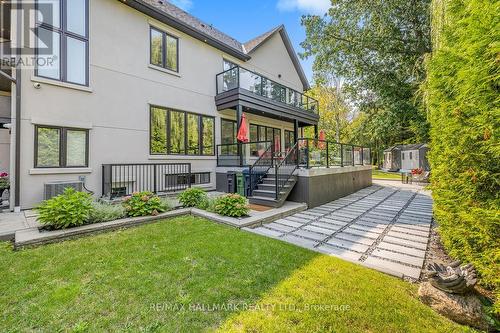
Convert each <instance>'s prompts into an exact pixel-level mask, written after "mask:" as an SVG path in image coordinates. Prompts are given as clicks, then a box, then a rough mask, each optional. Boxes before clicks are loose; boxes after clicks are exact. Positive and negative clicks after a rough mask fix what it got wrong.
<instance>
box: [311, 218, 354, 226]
mask: <svg viewBox="0 0 500 333" xmlns="http://www.w3.org/2000/svg"><path fill="white" fill-rule="evenodd" d="M318 221H319V222H324V223H329V224H336V225H338V226H341V227H343V226H345V225H346V224H347V223H348V222H346V221H337V220H332V219H330V218H327V217H323V218H321V219H319V220H318Z"/></svg>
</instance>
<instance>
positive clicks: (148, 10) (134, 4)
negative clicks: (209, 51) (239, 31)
mask: <svg viewBox="0 0 500 333" xmlns="http://www.w3.org/2000/svg"><path fill="white" fill-rule="evenodd" d="M120 2H121V3H123V4H125V5H127V6H129V7H131V8H134V9H135V10H137V11H139V12H141V13H144V14H146V15H148V16H150V17H152V18H154V19H157V20H158V21H160V22H162V23H165V24H167V25H169V26H171V27H173V28H175V29H177V30H179V31H182V32H184V33H185V34H187V35H189V36H191V37H193V38H195V39H198V40H200V41H202V42H205V43H207V44H208V45H210V46H213V47H215V48H216V49H219V50H221V51H224V52H226V53H227V54H229V55H232V56H233V57H236V58H237V59H240V60H243V61H247V60H250V58H251V57H250V56H249V55H247V54H245V53H243V52H240V51H238V50H236V49H234V48H231V47H229V46H227V45H225V44H224V43H222V42H220V41H218V40H217V39H215V38H213V37H212V36H210V35H208V34H205V33H203V32H201V31H198V30H196V29H194V28H193V27H191V26H189V25H188V24H185V23H184V22H182V21H180V20H178V19H177V18H175V17H173V16H171V15H168V14H167V13H165V12H163V11H160V10H158V9H157V8H154V7H152V6H150V5H149V4H146V3H144V2H142V1H140V0H120Z"/></svg>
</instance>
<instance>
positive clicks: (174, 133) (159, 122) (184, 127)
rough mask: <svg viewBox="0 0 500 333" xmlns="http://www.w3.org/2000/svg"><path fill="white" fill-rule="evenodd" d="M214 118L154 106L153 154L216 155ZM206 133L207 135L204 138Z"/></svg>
mask: <svg viewBox="0 0 500 333" xmlns="http://www.w3.org/2000/svg"><path fill="white" fill-rule="evenodd" d="M214 122H215V121H214V118H213V117H208V116H202V115H198V114H194V113H188V112H184V111H177V110H169V109H165V108H162V107H157V106H151V107H150V131H149V132H150V133H149V140H150V143H149V151H150V153H151V154H152V155H167V154H175V155H212V156H213V155H214ZM201 133H203V135H200V134H201Z"/></svg>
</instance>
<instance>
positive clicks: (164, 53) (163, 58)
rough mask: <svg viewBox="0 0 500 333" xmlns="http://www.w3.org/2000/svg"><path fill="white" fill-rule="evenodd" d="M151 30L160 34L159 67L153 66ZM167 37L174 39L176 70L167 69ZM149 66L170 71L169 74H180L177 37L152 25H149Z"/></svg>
mask: <svg viewBox="0 0 500 333" xmlns="http://www.w3.org/2000/svg"><path fill="white" fill-rule="evenodd" d="M153 30H155V31H157V32H159V33H161V34H162V50H161V62H162V64H161V66H160V65H157V64H153V48H152V46H153ZM167 36H169V37H171V38H174V39H175V45H176V46H175V48H176V51H177V52H176V54H175V56H176V65H177V68H176V69H171V68H168V67H167ZM149 64H150V65H151V66H155V67H159V68H162V69H165V70H167V71H171V72H174V73H180V71H179V68H180V66H179V37H177V36H175V35H173V34H171V33H169V32H166V31H165V30H163V29H161V28H158V27H157V26H154V25H149Z"/></svg>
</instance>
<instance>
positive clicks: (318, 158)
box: [297, 138, 371, 169]
mask: <svg viewBox="0 0 500 333" xmlns="http://www.w3.org/2000/svg"><path fill="white" fill-rule="evenodd" d="M297 143H298V152H299V153H298V154H299V155H298V156H299V166H301V167H304V168H306V169H310V168H314V167H327V168H329V167H333V166H340V167H344V166H356V165H369V164H370V162H371V155H370V154H371V149H370V148H368V147H363V146H358V145H352V144H346V143H339V142H333V141H327V140H319V139H312V138H300V139H298V140H297Z"/></svg>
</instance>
